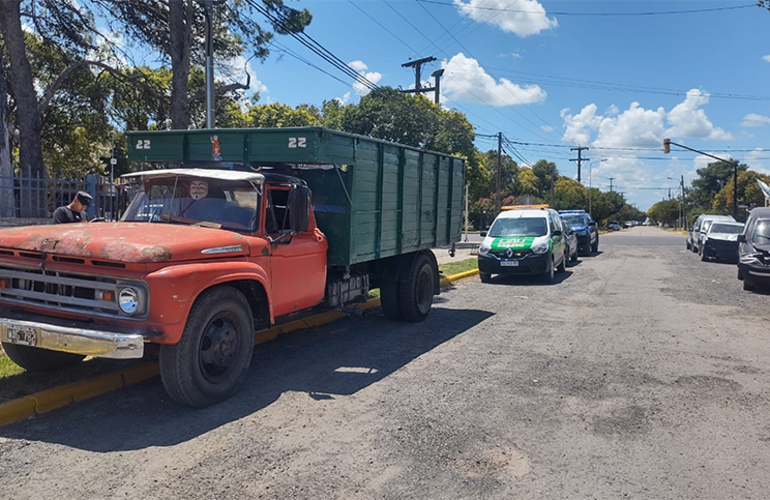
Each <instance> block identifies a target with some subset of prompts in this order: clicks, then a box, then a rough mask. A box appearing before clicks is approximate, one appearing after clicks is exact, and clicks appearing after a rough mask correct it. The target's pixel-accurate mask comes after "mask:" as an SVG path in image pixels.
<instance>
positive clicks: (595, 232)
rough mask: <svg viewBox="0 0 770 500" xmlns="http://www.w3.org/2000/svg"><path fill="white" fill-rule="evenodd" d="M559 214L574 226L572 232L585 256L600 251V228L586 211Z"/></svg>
mask: <svg viewBox="0 0 770 500" xmlns="http://www.w3.org/2000/svg"><path fill="white" fill-rule="evenodd" d="M559 213H560V214H561V216H562V217H564V218H565V219H567V222H569V225H570V226H572V232H573V233H575V235H577V239H578V248H579V249H580V251H581V252H582V254H583V255H590V254H591V252H593V253H596V252H598V251H599V228H597V227H596V222H594V221H593V219H591V216H590V215H588V214H587V213H586V211H585V210H559Z"/></svg>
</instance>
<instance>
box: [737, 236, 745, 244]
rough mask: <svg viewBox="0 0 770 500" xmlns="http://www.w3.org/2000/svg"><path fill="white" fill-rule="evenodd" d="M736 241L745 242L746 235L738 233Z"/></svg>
mask: <svg viewBox="0 0 770 500" xmlns="http://www.w3.org/2000/svg"><path fill="white" fill-rule="evenodd" d="M738 243H746V235H745V234H739V235H738Z"/></svg>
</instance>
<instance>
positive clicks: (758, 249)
mask: <svg viewBox="0 0 770 500" xmlns="http://www.w3.org/2000/svg"><path fill="white" fill-rule="evenodd" d="M738 279H739V280H743V289H744V290H753V289H754V288H756V287H757V286H765V285H768V284H770V208H755V209H753V210H752V211H751V212H749V218H748V219H747V220H746V224H745V225H744V228H743V233H741V234H739V235H738Z"/></svg>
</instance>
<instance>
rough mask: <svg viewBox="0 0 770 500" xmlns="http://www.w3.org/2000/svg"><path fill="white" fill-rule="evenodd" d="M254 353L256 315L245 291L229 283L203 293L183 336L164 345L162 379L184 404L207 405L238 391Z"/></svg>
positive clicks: (174, 396)
mask: <svg viewBox="0 0 770 500" xmlns="http://www.w3.org/2000/svg"><path fill="white" fill-rule="evenodd" d="M253 352H254V318H253V316H252V311H251V306H250V305H249V302H248V301H247V300H246V297H244V296H243V294H242V293H241V292H239V291H238V290H236V289H235V288H232V287H229V286H222V287H217V288H213V289H211V290H209V291H206V292H203V294H201V296H200V297H199V298H198V299H197V300H196V301H195V305H194V306H193V308H192V311H191V312H190V314H189V316H188V318H187V323H186V325H185V328H184V333H182V338H181V339H180V340H179V342H177V343H176V344H173V345H163V346H161V349H160V377H161V381H162V382H163V386H164V387H165V388H166V392H168V395H169V396H171V399H173V400H174V401H176V402H177V403H179V404H182V405H185V406H191V407H193V408H204V407H206V406H211V405H212V404H215V403H218V402H220V401H223V400H225V399H227V398H229V397H230V396H232V395H233V394H235V392H236V391H237V390H238V388H239V387H240V385H241V383H242V382H243V380H244V379H245V378H246V372H248V370H249V365H250V364H251V356H252V353H253Z"/></svg>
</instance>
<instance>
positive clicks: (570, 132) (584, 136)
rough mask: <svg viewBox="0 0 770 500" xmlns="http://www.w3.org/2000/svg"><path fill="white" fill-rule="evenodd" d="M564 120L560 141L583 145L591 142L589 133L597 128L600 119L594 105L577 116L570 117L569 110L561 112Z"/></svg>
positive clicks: (585, 108)
mask: <svg viewBox="0 0 770 500" xmlns="http://www.w3.org/2000/svg"><path fill="white" fill-rule="evenodd" d="M561 117H562V119H564V128H565V129H566V131H565V132H564V136H563V137H562V140H563V141H564V142H569V143H572V144H579V145H584V144H588V143H589V142H590V140H591V131H592V130H595V129H597V128H599V124H600V123H601V120H602V117H601V116H597V115H596V104H589V105H588V106H586V107H584V108H583V109H582V110H581V111H580V113H578V114H577V115H570V114H569V108H564V109H562V110H561Z"/></svg>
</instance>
